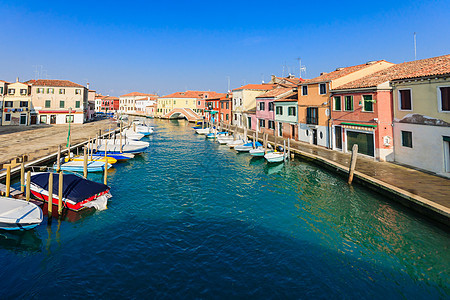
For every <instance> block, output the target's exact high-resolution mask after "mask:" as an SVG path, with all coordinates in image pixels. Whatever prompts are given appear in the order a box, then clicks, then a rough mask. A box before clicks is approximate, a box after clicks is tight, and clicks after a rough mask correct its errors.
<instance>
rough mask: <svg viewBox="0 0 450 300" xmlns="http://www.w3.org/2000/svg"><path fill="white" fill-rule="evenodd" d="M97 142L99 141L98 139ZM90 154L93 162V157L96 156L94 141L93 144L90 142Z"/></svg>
mask: <svg viewBox="0 0 450 300" xmlns="http://www.w3.org/2000/svg"><path fill="white" fill-rule="evenodd" d="M97 140H98V138H97ZM97 148H98V147H97ZM89 152H90V153H91V160H92V156H93V155H94V141H92V142H91V141H89Z"/></svg>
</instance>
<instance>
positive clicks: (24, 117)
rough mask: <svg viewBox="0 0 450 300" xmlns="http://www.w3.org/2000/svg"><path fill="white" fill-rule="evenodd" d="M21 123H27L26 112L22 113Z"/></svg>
mask: <svg viewBox="0 0 450 300" xmlns="http://www.w3.org/2000/svg"><path fill="white" fill-rule="evenodd" d="M19 124H20V125H27V115H26V114H20V119H19Z"/></svg>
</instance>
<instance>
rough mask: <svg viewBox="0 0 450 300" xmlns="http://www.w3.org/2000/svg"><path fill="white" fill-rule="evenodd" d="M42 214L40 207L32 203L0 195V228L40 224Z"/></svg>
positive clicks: (15, 228)
mask: <svg viewBox="0 0 450 300" xmlns="http://www.w3.org/2000/svg"><path fill="white" fill-rule="evenodd" d="M42 216H43V214H42V209H41V208H40V207H39V206H37V205H36V204H34V203H31V202H28V201H24V200H19V199H13V198H7V197H0V229H3V230H28V229H32V228H34V227H36V226H38V225H39V224H41V222H42V218H43V217H42Z"/></svg>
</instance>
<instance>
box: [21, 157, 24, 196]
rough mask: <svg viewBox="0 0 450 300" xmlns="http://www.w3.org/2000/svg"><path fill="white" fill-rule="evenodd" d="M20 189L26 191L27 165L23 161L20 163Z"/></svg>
mask: <svg viewBox="0 0 450 300" xmlns="http://www.w3.org/2000/svg"><path fill="white" fill-rule="evenodd" d="M20 191H21V192H22V193H23V192H25V166H24V163H23V162H22V163H21V164H20Z"/></svg>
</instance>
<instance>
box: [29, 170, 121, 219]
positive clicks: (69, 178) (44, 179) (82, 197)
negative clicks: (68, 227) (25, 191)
mask: <svg viewBox="0 0 450 300" xmlns="http://www.w3.org/2000/svg"><path fill="white" fill-rule="evenodd" d="M50 174H52V176H53V200H52V203H53V205H58V202H59V198H58V194H59V191H58V189H59V174H58V173H50V172H39V173H32V174H31V183H30V190H31V193H32V194H33V195H34V196H35V197H36V198H38V199H40V200H42V201H45V202H48V196H49V191H48V179H49V176H50ZM109 190H110V187H109V186H107V185H105V184H103V183H99V182H95V181H91V180H87V179H85V178H84V177H82V176H80V175H77V174H68V173H64V174H63V193H62V196H63V197H62V203H63V206H64V207H65V208H68V209H70V210H74V211H79V210H82V209H83V208H86V207H95V208H97V209H102V208H106V203H107V200H108V199H109V198H111V197H112V196H111V194H110V193H109Z"/></svg>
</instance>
